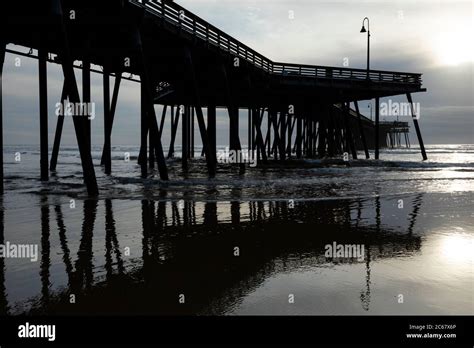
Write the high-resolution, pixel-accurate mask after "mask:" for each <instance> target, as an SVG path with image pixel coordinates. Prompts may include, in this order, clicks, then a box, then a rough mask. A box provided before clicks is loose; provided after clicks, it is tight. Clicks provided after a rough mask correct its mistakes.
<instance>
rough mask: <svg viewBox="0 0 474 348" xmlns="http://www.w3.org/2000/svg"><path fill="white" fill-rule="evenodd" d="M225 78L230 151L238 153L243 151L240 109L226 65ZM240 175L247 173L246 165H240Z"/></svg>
mask: <svg viewBox="0 0 474 348" xmlns="http://www.w3.org/2000/svg"><path fill="white" fill-rule="evenodd" d="M221 69H222V73H223V77H224V88H225V90H226V96H227V110H228V112H229V124H230V127H229V128H230V130H229V136H230V141H229V143H230V144H229V145H230V149H231V150H236V151H242V146H241V144H240V138H239V107H238V105H237V103H236V102H235V100H234V91H233V90H232V89H231V87H230V81H229V74H228V72H227V68H226V66H225V65H224V64H222V65H221ZM239 167H240V173H241V174H243V173H245V165H244V164H243V163H241V164H240V166H239Z"/></svg>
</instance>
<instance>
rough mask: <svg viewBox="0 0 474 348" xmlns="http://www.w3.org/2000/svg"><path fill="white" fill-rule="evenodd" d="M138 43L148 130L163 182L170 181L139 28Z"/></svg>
mask: <svg viewBox="0 0 474 348" xmlns="http://www.w3.org/2000/svg"><path fill="white" fill-rule="evenodd" d="M136 34H137V43H138V45H137V46H138V50H139V56H140V59H141V67H142V71H141V76H140V78H141V81H142V88H143V92H144V97H145V98H144V101H145V108H146V111H147V114H148V117H147V121H148V128H149V129H150V136H152V137H153V146H154V147H155V155H156V161H157V163H158V170H159V172H160V178H161V180H168V167H167V166H166V160H165V155H164V154H163V147H162V145H161V139H160V137H159V130H158V123H157V121H156V113H155V106H154V103H153V92H152V91H153V82H152V80H151V78H152V75H151V67H150V64H149V62H148V61H147V58H146V54H145V47H144V46H143V39H142V35H141V32H140V30H139V28H137V33H136ZM144 150H145V157H144V159H145V166H146V139H145V148H144Z"/></svg>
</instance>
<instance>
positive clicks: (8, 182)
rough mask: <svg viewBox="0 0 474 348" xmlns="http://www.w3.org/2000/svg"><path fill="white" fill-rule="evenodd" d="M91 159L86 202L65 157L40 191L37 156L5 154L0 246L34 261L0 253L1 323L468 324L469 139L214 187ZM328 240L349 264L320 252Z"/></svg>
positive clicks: (250, 173) (213, 182)
mask: <svg viewBox="0 0 474 348" xmlns="http://www.w3.org/2000/svg"><path fill="white" fill-rule="evenodd" d="M93 150H94V152H93V159H94V163H95V164H96V174H97V179H98V183H99V187H100V196H99V197H98V198H97V199H88V197H87V195H86V191H85V188H84V185H83V182H82V176H81V166H80V162H79V155H78V153H77V149H76V148H75V147H63V148H61V151H60V157H59V163H58V168H57V173H55V175H54V176H52V177H51V179H50V181H49V182H46V183H45V182H41V181H40V180H39V149H38V148H37V147H34V146H22V147H19V146H7V147H6V148H5V190H6V192H5V195H4V197H3V199H2V200H1V201H0V204H1V208H2V209H1V210H0V212H1V213H0V223H1V225H0V226H1V227H3V238H2V239H3V240H2V241H0V244H2V243H6V242H9V243H12V244H32V245H38V248H39V255H38V260H37V261H36V262H32V261H31V260H29V259H25V258H5V259H2V258H0V313H3V314H11V315H16V314H24V313H30V314H59V313H60V314H79V313H80V314H170V315H180V314H197V315H267V314H269V315H270V314H276V315H314V314H316V315H317V314H323V315H334V314H342V315H345V314H368V315H370V314H474V301H473V300H474V298H473V294H474V259H473V258H474V212H473V207H474V204H473V198H474V195H473V191H474V145H432V146H428V147H427V152H428V157H429V160H428V161H425V162H422V161H421V155H420V152H419V149H418V148H416V147H412V148H411V149H405V148H403V149H393V150H392V149H387V150H382V151H381V160H379V161H375V160H350V161H349V163H348V165H345V164H341V163H337V162H335V163H333V164H328V163H326V162H322V161H319V160H306V161H304V162H298V163H293V164H290V165H288V166H285V167H282V166H281V165H279V164H277V163H276V164H270V165H267V166H262V167H258V168H247V171H246V173H245V174H241V173H239V169H238V168H237V167H236V166H232V165H225V164H220V165H219V168H218V174H217V176H216V177H215V178H213V179H209V178H208V177H207V175H206V167H205V162H204V160H203V159H201V158H196V159H194V160H192V161H191V163H190V167H189V171H188V172H187V173H183V172H182V169H181V162H180V159H179V158H177V159H173V160H169V162H168V164H169V169H170V178H171V180H170V181H169V182H161V181H160V180H159V177H158V175H157V173H156V172H151V173H150V175H149V177H148V178H147V179H141V178H140V167H139V166H138V165H137V163H136V158H137V154H138V152H137V151H138V148H137V147H131V146H115V147H114V148H113V162H112V171H113V173H112V175H111V176H106V175H105V174H104V173H103V170H102V168H101V167H100V166H99V163H100V154H101V148H100V147H94V148H93ZM196 153H197V154H200V150H199V151H196ZM127 154H129V155H130V160H129V161H126V160H125V157H126V155H127ZM362 155H363V154H362V153H361V154H360V156H359V158H363V156H362ZM371 155H372V158H373V154H371ZM178 156H179V154H178ZM0 237H1V235H0ZM333 243H336V244H343V245H358V246H363V255H362V258H360V259H355V258H350V257H345V258H336V259H335V258H331V257H328V256H327V254H326V250H327V246H328V245H333ZM71 295H74V298H75V303H71V301H70V300H71Z"/></svg>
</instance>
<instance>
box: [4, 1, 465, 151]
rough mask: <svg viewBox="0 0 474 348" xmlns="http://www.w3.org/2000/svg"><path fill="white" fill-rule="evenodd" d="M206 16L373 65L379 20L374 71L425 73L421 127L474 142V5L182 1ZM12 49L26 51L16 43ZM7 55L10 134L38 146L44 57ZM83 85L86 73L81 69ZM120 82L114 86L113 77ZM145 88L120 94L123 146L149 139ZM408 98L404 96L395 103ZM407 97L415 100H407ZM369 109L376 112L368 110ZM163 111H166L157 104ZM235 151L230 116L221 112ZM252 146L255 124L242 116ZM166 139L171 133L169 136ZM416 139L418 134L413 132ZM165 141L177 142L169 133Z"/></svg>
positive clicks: (295, 54)
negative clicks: (142, 123) (142, 119)
mask: <svg viewBox="0 0 474 348" xmlns="http://www.w3.org/2000/svg"><path fill="white" fill-rule="evenodd" d="M176 2H178V3H179V4H181V5H182V6H184V7H185V8H188V9H189V10H191V11H192V12H194V13H196V14H197V15H199V16H200V17H202V18H204V19H206V20H207V21H209V22H210V23H212V24H214V25H215V26H217V27H219V28H220V29H222V30H224V31H225V32H227V33H228V34H230V35H232V36H233V37H235V38H236V39H239V40H240V41H242V42H244V43H245V44H247V45H248V46H250V47H252V48H254V49H255V50H257V51H259V52H260V53H262V54H263V55H265V56H267V57H268V58H270V59H272V60H273V61H284V62H292V63H304V64H315V65H331V66H343V63H344V61H348V62H349V67H353V68H365V64H366V40H367V36H366V34H361V33H360V32H359V31H360V28H361V25H362V19H363V18H364V17H365V16H368V17H369V18H370V30H371V68H373V69H381V70H398V71H409V72H420V73H423V81H424V87H426V88H427V89H428V92H427V93H419V94H416V95H414V99H415V101H416V102H420V104H421V121H420V122H421V130H422V133H423V136H424V139H425V142H426V143H428V144H448V143H473V142H474V102H473V99H474V96H473V95H474V88H473V67H474V49H473V47H474V45H473V42H474V41H473V37H474V19H473V18H474V9H473V2H472V1H457V0H443V1H440V0H437V1H436V0H421V1H420V0H403V1H392V0H378V1H377V0H363V1H362V0H331V1H318V0H180V1H176ZM9 48H12V49H20V50H25V48H22V47H17V46H13V45H10V46H9ZM15 58H17V57H16V56H14V55H12V54H7V57H6V60H5V67H4V85H3V86H4V87H3V95H4V99H3V102H4V136H5V143H6V144H18V145H21V144H37V143H39V134H38V126H39V124H38V119H39V116H38V80H37V70H38V69H37V61H35V60H31V59H28V58H21V66H20V67H16V66H15V64H14V63H15ZM48 73H49V75H48V77H49V90H48V93H49V95H48V97H49V106H50V118H49V129H50V143H52V140H53V137H54V129H55V124H56V117H55V115H54V106H55V104H56V103H57V101H58V99H59V96H60V94H61V86H62V76H61V73H60V70H59V66H55V65H48ZM77 77H78V82H79V83H80V72H79V71H78V72H77ZM101 81H102V78H101V76H99V75H93V78H92V83H93V86H92V96H93V101H96V118H95V120H94V121H93V142H94V143H95V144H100V143H102V139H103V138H102V133H103V128H102V125H103V119H102V102H101V101H102V87H101ZM111 82H112V83H113V80H112V81H111ZM138 87H139V86H138V85H137V84H135V83H133V82H125V83H124V84H123V86H122V89H121V91H120V96H119V105H118V111H117V114H116V118H115V120H116V121H115V122H116V123H115V124H114V131H113V139H112V141H113V143H115V144H123V145H134V144H138V143H139V127H138V120H139V88H138ZM394 101H398V99H394ZM401 101H405V100H401ZM361 109H362V111H363V112H364V113H365V114H367V115H368V114H369V110H370V109H369V108H368V104H367V103H364V104H363V105H362V108H361ZM157 111H158V112H159V111H160V109H159V108H158V107H157ZM218 117H219V119H218V127H219V129H220V130H221V132H220V133H221V136H220V137H219V139H218V142H219V143H220V144H222V145H225V144H226V143H227V142H228V140H227V138H226V136H227V134H228V132H227V127H228V116H227V114H226V113H225V112H224V111H221V112H219V114H218ZM241 125H242V129H241V135H242V143H244V144H245V143H246V139H245V138H246V137H245V134H247V131H246V129H245V125H246V121H245V120H244V115H243V114H242V121H241ZM165 133H167V132H166V131H165ZM63 136H64V137H63V143H64V144H69V145H74V144H76V142H75V138H74V135H73V127H72V121H71V120H66V123H65V132H64V134H63ZM411 139H412V142H415V135H414V132H412V134H411ZM163 142H164V144H167V143H168V142H169V136H168V135H165V136H164V139H163Z"/></svg>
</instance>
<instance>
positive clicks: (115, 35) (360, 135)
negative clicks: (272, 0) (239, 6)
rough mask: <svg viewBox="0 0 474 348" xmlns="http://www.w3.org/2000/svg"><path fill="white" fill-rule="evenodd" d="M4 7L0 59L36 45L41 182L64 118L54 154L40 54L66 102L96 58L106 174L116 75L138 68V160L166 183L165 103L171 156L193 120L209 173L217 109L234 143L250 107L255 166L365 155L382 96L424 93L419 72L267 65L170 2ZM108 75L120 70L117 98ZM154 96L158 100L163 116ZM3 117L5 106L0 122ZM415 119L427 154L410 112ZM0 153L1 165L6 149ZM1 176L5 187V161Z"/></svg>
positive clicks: (188, 146) (187, 144)
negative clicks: (58, 69)
mask: <svg viewBox="0 0 474 348" xmlns="http://www.w3.org/2000/svg"><path fill="white" fill-rule="evenodd" d="M6 6H7V4H2V5H0V8H1V13H2V19H1V26H2V27H1V34H0V35H1V36H0V63H1V64H0V65H1V68H2V69H3V63H4V57H5V52H7V51H9V50H6V45H7V44H10V43H13V44H15V45H21V46H25V47H30V48H32V49H35V50H38V54H37V56H36V58H37V59H38V61H39V91H40V93H39V95H40V134H41V179H42V180H48V175H49V171H48V166H49V169H50V170H53V171H54V170H55V168H56V163H57V159H58V153H59V147H60V140H61V133H62V128H63V122H64V116H60V117H59V118H58V120H57V126H56V135H55V139H54V146H53V152H52V157H51V160H50V162H49V159H48V137H47V128H48V127H47V122H48V121H47V119H48V117H47V115H48V107H47V62H54V63H57V64H60V65H61V66H62V71H63V74H64V87H63V92H62V95H61V101H64V100H66V99H67V100H69V102H71V103H73V104H74V105H83V104H84V103H88V102H90V101H91V89H90V75H91V72H92V69H91V64H94V65H99V66H101V67H102V71H99V72H100V73H101V74H103V88H104V105H105V112H104V126H105V127H104V137H105V143H104V148H103V154H102V160H101V164H102V165H103V166H104V169H105V173H106V174H110V173H111V172H112V163H111V134H112V128H113V123H114V116H115V111H116V107H117V100H118V98H119V91H120V84H121V81H122V80H123V79H124V78H125V77H124V74H132V75H135V76H140V80H139V81H140V83H141V105H142V106H141V146H140V156H139V163H140V164H141V167H142V176H143V177H146V176H147V170H148V166H150V167H153V166H154V165H155V163H156V164H157V167H158V171H159V174H160V178H161V179H162V180H168V179H169V178H168V170H167V165H166V160H165V154H164V152H163V146H162V142H161V134H162V132H163V125H164V122H165V118H166V115H167V112H168V111H169V113H170V119H171V125H172V127H171V133H172V134H171V144H170V146H169V152H168V157H171V156H173V154H174V145H175V139H176V134H177V132H178V128H179V122H180V120H181V131H182V139H183V144H182V145H183V146H182V164H183V168H184V169H186V168H187V166H188V160H189V159H190V158H192V157H193V156H194V137H195V134H194V122H195V121H196V120H197V124H198V128H199V135H200V137H201V140H202V144H203V154H204V155H205V158H206V162H207V167H208V171H209V175H210V176H214V175H215V172H216V108H226V109H227V110H228V115H229V124H230V127H229V129H230V133H229V144H230V149H231V150H240V149H241V141H240V138H239V110H240V109H246V110H248V113H249V145H250V148H251V149H252V150H254V151H256V152H257V154H258V159H259V160H260V161H259V162H261V163H265V162H266V161H268V160H269V159H276V160H281V161H284V160H286V159H288V158H290V157H292V156H294V157H296V158H303V157H309V158H312V157H324V156H334V155H337V154H340V153H342V152H347V153H350V154H352V157H353V158H357V151H356V150H357V148H363V149H364V151H365V156H366V158H369V152H368V148H369V145H370V144H373V146H374V148H375V158H376V159H378V158H379V147H380V143H381V142H380V138H381V130H380V122H379V107H378V106H379V101H380V99H381V98H383V97H389V96H395V95H406V96H407V97H408V101H409V103H410V104H411V106H412V110H413V102H412V98H411V94H412V93H416V92H424V91H426V90H425V89H424V88H422V80H421V74H415V73H406V72H393V71H379V70H364V69H347V68H339V67H328V66H312V65H298V64H288V63H279V62H273V61H271V60H270V59H268V58H266V57H264V56H262V55H261V54H259V53H257V52H256V51H254V50H253V49H251V48H249V47H248V46H246V45H245V44H243V43H241V42H239V41H238V40H236V39H234V38H233V37H231V36H230V35H227V34H226V33H224V32H222V31H221V30H219V29H218V28H216V27H214V26H212V25H211V24H209V23H208V22H206V21H205V20H203V19H201V18H199V17H198V16H196V15H194V14H193V13H191V12H189V11H187V10H186V9H184V8H183V7H181V6H179V5H178V4H176V3H174V2H172V1H166V0H157V1H146V0H142V1H138V0H113V1H106V2H105V1H104V2H102V1H92V0H81V1H79V0H49V1H42V2H39V1H32V0H30V1H21V2H13V3H12V2H8V8H7V7H6ZM31 56H33V55H31ZM75 61H82V64H81V65H80V66H79V67H80V68H81V69H82V74H83V78H82V100H81V97H80V94H79V88H80V86H78V84H77V81H76V77H75V74H74V68H75V65H74V62H75ZM111 76H115V83H114V86H113V92H112V97H110V92H111V86H110V81H109V80H110V77H111ZM0 77H1V75H0ZM132 79H133V78H132ZM0 86H1V78H0ZM0 92H1V91H0ZM0 98H1V97H0ZM370 99H375V100H376V106H377V107H376V108H375V109H376V115H375V123H374V124H372V122H370V123H367V122H366V121H365V122H364V120H362V117H361V115H360V112H359V107H358V101H361V100H370ZM81 103H82V104H81ZM351 103H353V104H354V109H355V111H354V110H351V108H350V106H351ZM155 104H162V105H165V107H164V112H163V114H162V115H161V119H160V122H158V119H157V115H156V112H155V108H154V105H155ZM204 108H207V122H206V120H205V118H204V111H203V109H204ZM0 110H1V99H0ZM81 110H82V112H77V109H76V111H75V114H74V115H73V116H75V117H73V122H74V128H75V132H76V137H77V142H78V145H79V152H80V157H81V163H82V168H83V174H84V181H85V183H86V186H87V190H88V193H89V194H90V195H91V196H94V195H96V194H98V192H99V190H98V186H97V181H96V176H95V171H94V166H93V162H92V157H91V151H90V147H91V145H90V128H91V124H90V120H89V119H88V118H87V117H83V116H84V114H85V115H86V116H87V109H86V108H83V109H81ZM78 113H80V114H81V115H82V117H79V115H78ZM2 116H3V115H2V114H1V111H0V121H1V117H2ZM413 122H414V125H415V129H416V133H417V136H418V141H419V143H420V147H421V151H422V155H423V159H426V152H425V149H424V146H423V140H422V137H421V133H420V129H419V126H418V121H417V119H416V117H415V115H414V114H413ZM0 123H1V122H0ZM364 124H365V126H364ZM367 129H369V131H367ZM2 131H3V130H2V129H0V143H3V139H2V138H1V136H2V134H3V133H2ZM366 133H367V134H366ZM382 138H383V134H382ZM1 152H2V151H0V156H1ZM0 161H1V162H2V164H3V158H0ZM241 169H242V170H244V167H243V165H241ZM0 174H1V175H0V183H1V190H2V191H3V168H1V169H0Z"/></svg>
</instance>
